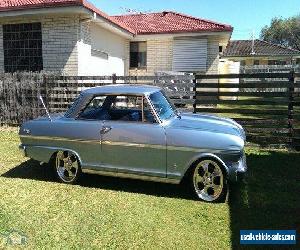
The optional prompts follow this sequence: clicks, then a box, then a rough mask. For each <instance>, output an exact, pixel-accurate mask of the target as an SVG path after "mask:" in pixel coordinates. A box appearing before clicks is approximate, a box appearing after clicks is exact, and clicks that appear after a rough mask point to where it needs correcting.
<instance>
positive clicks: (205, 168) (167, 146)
mask: <svg viewBox="0 0 300 250" xmlns="http://www.w3.org/2000/svg"><path fill="white" fill-rule="evenodd" d="M20 138H21V143H22V144H21V145H20V149H21V150H22V152H23V153H24V154H25V156H28V157H30V158H33V159H35V160H38V161H40V162H44V163H50V164H52V165H53V167H54V169H55V173H56V175H57V177H58V179H59V180H60V181H61V182H64V183H76V181H78V179H79V178H80V176H81V174H82V173H95V174H100V175H107V176H117V177H125V178H136V179H142V180H151V181H160V182H167V183H174V184H179V183H181V182H182V181H183V180H187V182H184V183H188V185H190V188H191V190H192V192H193V193H194V194H195V196H196V197H197V198H199V199H201V200H204V201H209V202H212V201H214V202H215V201H221V200H223V199H224V197H225V196H226V193H227V187H228V183H229V181H236V180H237V179H238V177H239V176H240V174H241V175H242V174H243V173H244V172H245V171H246V169H247V167H246V159H245V154H244V143H245V132H244V130H243V128H242V127H241V126H240V125H239V124H237V123H236V122H234V121H233V120H231V119H226V118H220V117H217V116H212V115H200V114H192V113H190V114H189V113H182V114H181V113H179V112H178V111H177V110H176V108H175V107H174V105H173V104H172V103H171V102H170V100H169V98H168V97H167V96H166V94H165V93H164V92H163V90H161V89H160V88H158V87H153V86H146V85H128V84H127V85H107V86H102V87H96V88H91V89H88V90H85V91H83V92H82V93H81V94H80V96H79V97H78V98H77V99H76V100H75V102H74V103H73V105H72V106H71V107H70V109H69V110H68V111H67V112H66V113H65V114H53V115H52V114H50V115H49V114H48V117H41V118H38V119H35V120H31V121H28V122H25V123H24V124H23V125H22V126H21V128H20Z"/></svg>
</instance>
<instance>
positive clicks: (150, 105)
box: [75, 93, 160, 124]
mask: <svg viewBox="0 0 300 250" xmlns="http://www.w3.org/2000/svg"><path fill="white" fill-rule="evenodd" d="M99 96H106V97H107V96H133V97H137V98H138V97H141V98H143V102H142V120H141V121H123V120H107V119H105V120H100V119H87V118H81V117H80V114H81V113H82V112H83V111H84V110H85V109H86V108H87V107H88V106H89V105H90V103H91V102H92V101H93V100H94V99H95V98H96V97H99ZM144 101H146V102H147V104H148V106H149V108H150V112H151V114H152V116H153V119H154V122H153V123H150V122H147V121H145V114H144V107H145V106H144ZM75 120H80V121H99V122H103V121H110V122H123V123H124V122H125V123H126V122H128V123H140V124H159V123H160V121H159V119H157V115H156V112H155V111H153V106H152V103H151V102H150V101H149V99H148V98H147V96H146V95H145V94H143V95H135V94H122V93H118V94H112V93H110V94H105V93H103V94H97V95H93V96H92V97H91V99H90V100H89V101H88V102H87V103H86V104H85V106H84V108H82V109H81V110H80V111H79V112H78V114H77V115H76V117H75Z"/></svg>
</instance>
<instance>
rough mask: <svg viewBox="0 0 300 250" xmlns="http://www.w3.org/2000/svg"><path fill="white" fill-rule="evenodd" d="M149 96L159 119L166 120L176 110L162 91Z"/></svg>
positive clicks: (173, 114)
mask: <svg viewBox="0 0 300 250" xmlns="http://www.w3.org/2000/svg"><path fill="white" fill-rule="evenodd" d="M149 97H150V100H151V102H152V104H153V106H154V109H155V111H156V112H157V114H158V116H159V118H160V119H161V120H167V119H170V118H171V117H173V116H175V115H176V113H177V111H176V108H175V106H174V105H173V104H172V103H171V102H170V100H169V98H168V97H167V96H166V95H165V94H164V93H163V92H161V91H158V92H155V93H153V94H151V95H150V96H149Z"/></svg>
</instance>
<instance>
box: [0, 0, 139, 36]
mask: <svg viewBox="0 0 300 250" xmlns="http://www.w3.org/2000/svg"><path fill="white" fill-rule="evenodd" d="M65 6H83V7H85V8H86V9H88V10H90V11H93V12H95V13H97V14H98V15H99V16H101V17H102V18H104V19H106V20H108V21H109V22H111V23H113V24H115V25H117V26H119V27H121V28H122V29H124V30H126V31H128V32H130V33H132V34H134V33H135V32H134V30H132V29H131V28H130V27H127V26H126V25H125V24H124V23H122V22H121V21H118V20H116V19H115V18H113V17H111V16H109V15H107V14H106V13H104V12H102V11H101V10H99V9H97V8H96V7H95V6H94V5H93V4H91V3H90V2H89V1H87V0H0V12H4V11H13V10H24V9H39V8H50V7H65Z"/></svg>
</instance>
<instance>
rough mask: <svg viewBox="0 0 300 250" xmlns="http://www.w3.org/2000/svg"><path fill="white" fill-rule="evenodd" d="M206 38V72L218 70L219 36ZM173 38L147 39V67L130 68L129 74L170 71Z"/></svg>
mask: <svg viewBox="0 0 300 250" xmlns="http://www.w3.org/2000/svg"><path fill="white" fill-rule="evenodd" d="M205 38H207V43H208V47H207V72H206V73H207V74H217V73H218V70H219V38H218V37H215V36H212V37H205ZM172 64H173V39H172V38H171V39H155V40H147V69H130V70H129V72H130V75H154V73H155V72H157V71H172Z"/></svg>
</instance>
